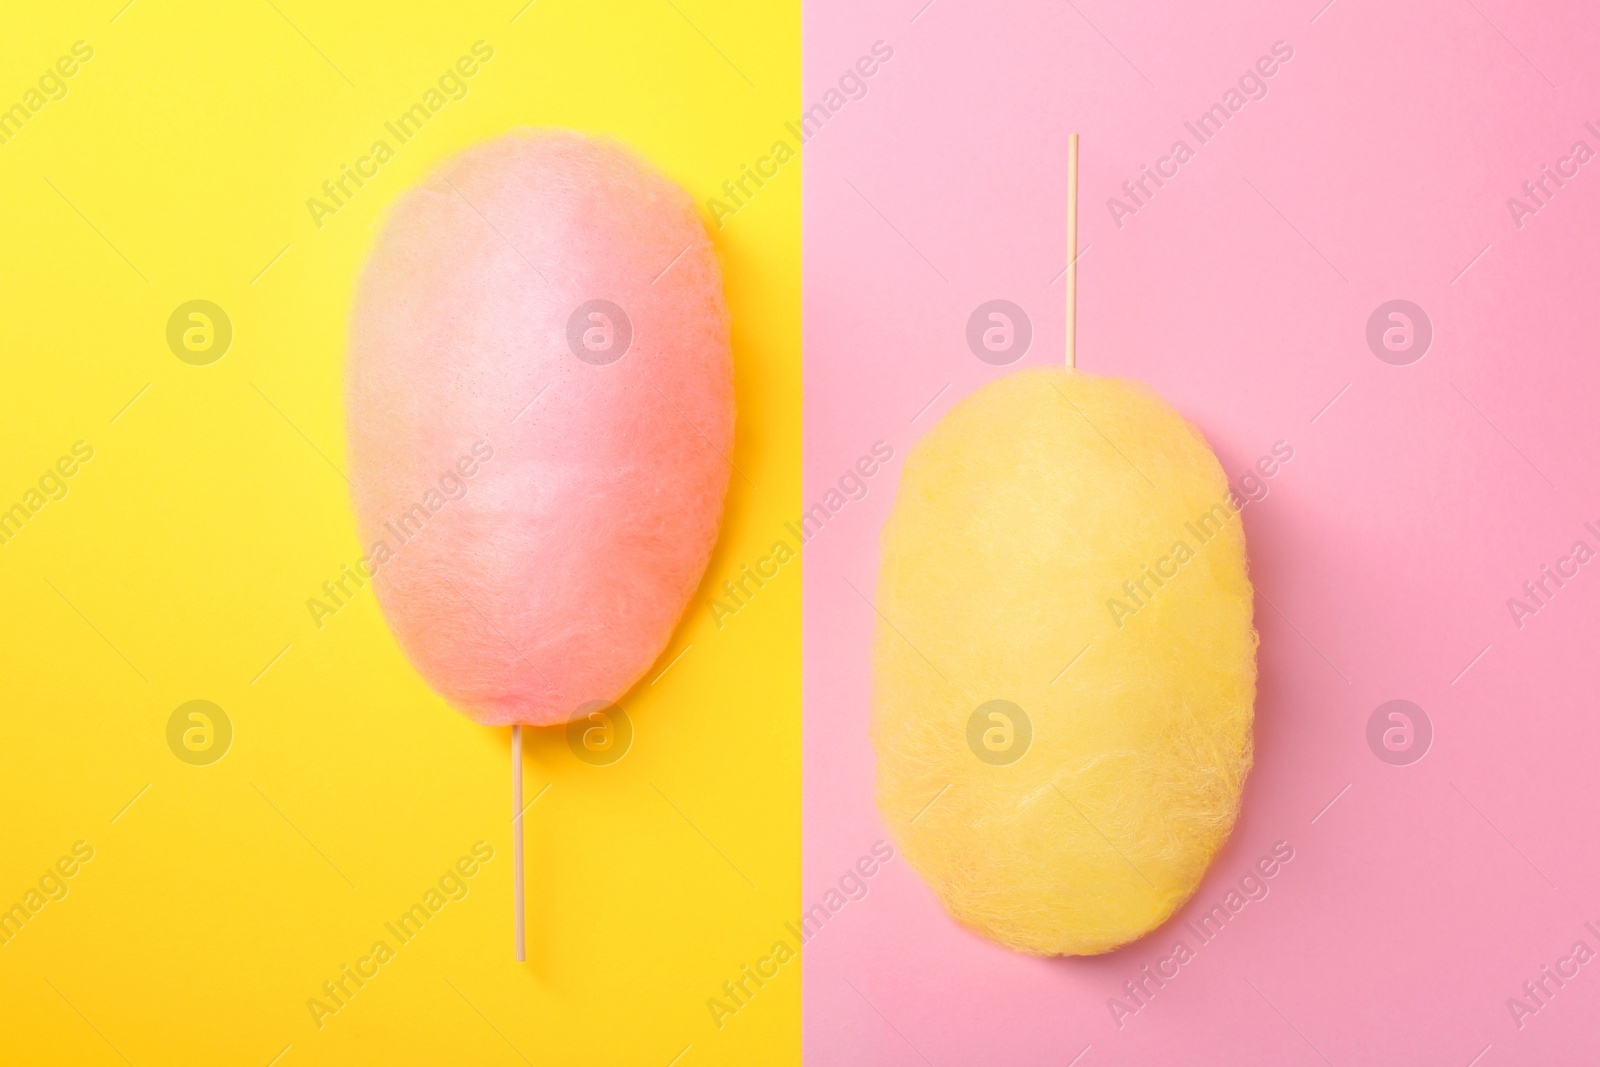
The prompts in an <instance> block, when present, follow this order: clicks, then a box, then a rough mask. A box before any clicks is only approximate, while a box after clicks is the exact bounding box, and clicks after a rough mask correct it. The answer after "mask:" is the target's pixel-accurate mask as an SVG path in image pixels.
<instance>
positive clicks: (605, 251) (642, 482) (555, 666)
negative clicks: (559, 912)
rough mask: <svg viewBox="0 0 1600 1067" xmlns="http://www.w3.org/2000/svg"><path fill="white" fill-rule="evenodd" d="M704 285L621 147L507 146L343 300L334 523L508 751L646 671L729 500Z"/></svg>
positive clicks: (650, 175) (722, 410) (714, 276)
mask: <svg viewBox="0 0 1600 1067" xmlns="http://www.w3.org/2000/svg"><path fill="white" fill-rule="evenodd" d="M732 366H733V365H732V358H731V353H730V348H729V322H728V313H727V309H726V306H725V303H724V300H723V294H722V280H721V272H720V268H719V266H718V263H717V259H716V255H715V253H714V251H713V249H712V246H711V242H710V240H709V238H708V236H707V234H706V230H705V226H704V224H703V223H702V222H701V220H700V218H699V216H698V214H697V211H696V208H695V206H694V204H693V202H692V201H691V200H690V198H689V196H688V195H687V194H686V193H685V192H684V191H683V190H682V189H681V188H679V187H678V186H676V185H675V184H673V183H672V182H670V181H668V180H667V179H666V178H664V177H663V176H662V175H661V174H659V173H658V172H657V171H656V170H655V169H654V168H652V167H651V166H650V165H649V164H647V163H645V162H644V161H643V160H641V159H640V158H639V157H638V156H636V155H635V154H633V153H632V152H631V151H629V150H628V149H626V148H624V147H623V146H621V145H620V144H617V143H615V142H612V141H606V140H597V139H590V138H587V137H584V136H582V135H580V134H577V133H573V132H571V131H563V130H519V131H515V132H513V133H510V134H507V135H505V136H502V137H499V138H497V139H495V140H491V141H489V142H486V143H484V144H480V145H478V146H476V147H473V148H469V149H467V150H465V151H463V152H461V153H460V154H459V155H457V156H455V157H453V158H452V159H450V160H449V161H447V162H446V163H445V164H444V165H443V166H441V167H440V168H439V169H438V170H437V171H436V172H434V173H433V174H432V175H431V176H430V177H429V178H428V179H426V180H425V181H424V182H422V184H420V185H419V186H418V187H416V188H414V189H412V190H410V191H409V192H407V193H405V194H404V195H403V196H402V197H401V198H400V199H399V201H398V202H397V203H396V204H395V205H394V207H393V208H392V209H391V210H390V212H389V215H388V218H387V219H386V221H385V222H384V224H383V227H382V230H381V232H380V233H379V235H378V237H377V240H376V243H375V245H374V248H373V251H372V253H371V257H370V259H369V260H368V262H367V265H366V268H365V270H364V271H363V273H362V275H361V279H360V282H359V284H358V286H357V291H356V296H355V300H354V305H353V308H352V311H351V317H350V331H349V358H348V363H347V371H346V395H347V403H348V409H349V463H350V479H351V482H352V486H353V491H352V498H353V502H354V506H355V511H356V516H357V520H358V525H359V527H360V530H361V533H362V536H363V542H364V543H365V544H368V545H371V546H372V554H371V558H372V560H373V566H375V567H376V575H375V577H374V579H373V583H374V585H375V587H376V589H377V595H378V600H379V603H380V604H381V605H382V608H383V613H384V616H385V618H386V619H387V620H388V622H389V625H390V627H391V628H392V630H393V631H394V633H395V636H396V637H397V638H398V640H399V643H400V645H401V647H402V649H404V651H405V653H406V655H407V656H408V657H409V658H410V660H411V661H412V663H414V664H415V665H416V667H417V669H418V670H419V671H420V672H421V673H422V674H423V676H424V677H425V678H426V679H427V680H428V682H429V683H430V684H431V685H432V687H433V688H434V689H435V690H436V691H437V692H438V693H439V694H440V695H442V696H444V697H445V698H446V699H447V700H448V701H450V703H451V704H453V705H454V706H455V707H456V708H457V709H458V710H459V711H461V712H462V713H464V714H466V715H467V716H469V717H471V718H472V719H474V720H476V721H477V722H480V723H483V724H485V725H497V726H505V725H510V726H511V727H512V747H513V757H514V758H513V770H512V776H513V793H514V796H513V813H514V823H515V825H514V826H513V842H514V851H515V853H516V855H515V867H516V877H517V886H516V900H515V908H516V919H517V923H516V926H517V932H516V952H517V959H519V960H520V959H522V958H523V941H524V939H523V899H522V885H521V879H522V853H521V850H522V831H521V817H522V803H521V795H520V793H521V767H522V764H521V759H520V754H521V742H522V737H521V727H522V726H523V725H529V726H547V725H552V724H557V723H564V722H567V721H569V720H572V719H574V718H578V717H582V716H584V715H587V714H589V713H591V712H592V711H593V710H594V709H597V708H602V707H604V706H606V705H609V704H611V703H613V702H615V701H617V700H618V699H620V698H621V697H622V696H623V694H624V693H626V692H627V691H628V690H629V688H631V687H632V686H633V684H634V683H635V682H636V681H637V680H638V679H639V678H640V677H641V676H642V675H643V674H644V673H645V671H646V670H648V668H649V667H650V665H651V664H652V663H654V662H655V660H656V659H657V657H658V656H660V654H661V653H662V651H663V650H664V649H665V647H666V645H667V642H668V641H669V639H670V637H671V634H672V631H673V629H674V627H675V626H676V625H677V622H678V620H679V618H680V617H681V616H682V614H683V611H684V608H685V606H686V604H687V602H688V599H689V597H690V596H691V594H692V593H693V591H694V589H695V587H696V586H697V585H698V584H699V582H700V579H701V577H702V575H703V574H704V571H705V568H706V565H707V563H708V561H709V559H710V555H711V551H712V547H713V545H714V543H715V541H716V538H717V531H718V527H719V524H720V521H721V515H722V506H723V500H724V497H725V495H726V492H727V488H728V478H729V461H728V460H727V459H726V458H725V457H726V456H727V455H728V454H730V453H731V451H732V444H733V425H734V394H733V371H732Z"/></svg>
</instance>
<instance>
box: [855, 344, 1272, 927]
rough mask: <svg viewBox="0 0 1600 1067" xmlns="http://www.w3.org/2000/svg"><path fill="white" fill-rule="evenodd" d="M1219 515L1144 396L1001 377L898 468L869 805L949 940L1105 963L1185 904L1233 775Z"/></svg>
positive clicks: (1241, 554) (1238, 601)
mask: <svg viewBox="0 0 1600 1067" xmlns="http://www.w3.org/2000/svg"><path fill="white" fill-rule="evenodd" d="M1235 499H1236V498H1234V497H1233V496H1232V494H1231V493H1230V492H1229V489H1228V484H1227V480H1226V478H1225V477H1224V475H1223V473H1222V468H1221V466H1220V465H1219V464H1218V463H1217V460H1216V457H1215V456H1213V455H1212V453H1211V450H1210V448H1208V447H1207V445H1206V443H1205V441H1204V440H1203V439H1202V438H1201V436H1200V434H1199V432H1198V431H1196V430H1195V429H1194V428H1193V427H1191V426H1190V425H1189V424H1188V423H1187V422H1185V421H1184V420H1183V418H1182V417H1181V416H1179V415H1178V414H1177V413H1176V412H1174V411H1173V410H1172V409H1171V408H1170V407H1168V406H1167V405H1166V403H1165V402H1163V401H1162V400H1161V399H1160V398H1159V397H1157V396H1156V395H1155V394H1154V393H1152V392H1151V391H1150V390H1148V389H1146V388H1145V387H1143V386H1142V385H1139V384H1137V383H1134V382H1129V381H1124V380H1120V379H1112V378H1096V377H1092V376H1090V375H1087V374H1083V373H1078V372H1066V371H1061V370H1032V371H1024V372H1021V373H1018V374H1013V375H1010V376H1008V377H1005V378H1001V379H999V380H998V381H995V382H993V383H991V384H989V385H987V386H985V387H984V388H982V389H980V390H979V391H978V392H976V393H974V394H973V395H972V396H970V397H968V398H967V399H966V400H965V401H963V402H962V403H961V404H959V405H958V406H956V407H955V408H954V409H952V410H951V411H950V412H949V413H948V414H947V415H945V417H944V419H943V420H942V421H941V422H940V423H939V424H938V426H936V427H935V428H934V429H933V430H932V431H931V432H930V433H929V434H928V436H927V437H926V438H925V439H924V440H923V441H922V442H921V443H920V444H919V445H918V446H917V447H916V448H915V449H914V450H913V451H912V452H911V455H910V456H909V457H908V459H907V461H906V466H905V471H904V473H903V475H902V477H901V481H900V491H899V496H898V497H897V499H896V501H895V505H894V509H893V511H892V513H891V514H890V516H889V520H888V522H887V524H886V525H885V527H884V531H883V564H882V569H881V571H880V573H879V578H878V589H877V596H876V598H875V602H876V606H877V609H878V612H879V622H878V629H877V635H876V639H875V644H874V660H875V667H876V680H875V690H874V699H873V722H872V737H873V743H874V744H875V745H876V747H877V750H878V789H877V795H878V807H879V809H880V810H881V811H882V813H883V817H884V820H885V822H886V824H887V825H888V827H889V829H890V831H891V832H892V833H893V835H894V837H895V839H896V841H897V842H898V843H899V845H900V848H901V851H902V852H903V853H904V855H905V856H906V858H907V859H908V860H909V861H910V862H911V865H912V866H913V867H915V868H916V870H917V871H918V873H920V874H921V875H922V877H923V878H924V879H925V880H926V881H927V883H928V884H929V885H930V886H931V887H932V888H933V890H934V892H935V893H936V894H937V895H938V897H939V899H940V901H941V902H942V903H943V904H944V906H945V908H946V910H948V911H949V912H950V914H951V915H953V916H954V917H955V918H957V919H958V920H960V921H961V922H963V923H965V924H967V925H968V926H970V927H972V928H973V929H975V930H977V931H979V932H980V933H983V934H985V935H986V936H988V937H991V938H993V939H995V940H997V941H999V942H1001V943H1003V944H1006V945H1009V946H1011V947H1013V948H1017V949H1021V950H1023V951H1027V952H1032V953H1037V954H1041V955H1057V954H1071V955H1077V954H1088V953H1096V952H1105V951H1108V950H1110V949H1113V948H1116V947H1117V946H1118V945H1122V944H1124V943H1126V942H1128V941H1131V940H1133V939H1135V938H1137V937H1140V936H1142V935H1143V934H1145V933H1147V932H1149V931H1150V930H1152V929H1154V928H1155V927H1156V926H1158V925H1160V924H1161V923H1162V922H1163V921H1164V920H1165V919H1166V918H1167V917H1168V916H1169V915H1171V914H1172V912H1173V910H1174V909H1175V908H1177V907H1178V905H1180V904H1181V903H1183V901H1184V900H1186V899H1187V898H1188V897H1189V895H1190V894H1192V893H1193V892H1194V890H1195V887H1196V886H1197V885H1198V884H1199V882H1200V879H1201V877H1202V876H1203V875H1204V874H1205V870H1206V866H1207V864H1208V863H1209V862H1210V861H1211V857H1212V855H1213V854H1214V853H1215V852H1216V850H1217V848H1218V847H1219V846H1220V845H1221V844H1222V842H1223V840H1224V839H1225V838H1226V837H1227V836H1228V832H1229V830H1230V829H1231V828H1232V826H1233V821H1234V817H1235V815H1236V814H1237V813H1238V807H1239V792H1240V788H1241V787H1242V786H1243V784H1244V779H1245V775H1246V774H1247V773H1248V772H1249V769H1250V759H1251V739H1250V724H1251V719H1252V717H1253V708H1254V704H1255V683H1256V664H1255V651H1256V633H1255V629H1254V628H1253V625H1252V621H1251V619H1252V615H1251V613H1252V596H1251V589H1250V580H1249V578H1248V576H1247V574H1246V567H1245V550H1244V532H1243V529H1242V527H1241V524H1240V519H1239V516H1238V513H1237V510H1236V509H1235V507H1234V506H1233V505H1234V500H1235ZM1124 583H1127V584H1126V585H1124Z"/></svg>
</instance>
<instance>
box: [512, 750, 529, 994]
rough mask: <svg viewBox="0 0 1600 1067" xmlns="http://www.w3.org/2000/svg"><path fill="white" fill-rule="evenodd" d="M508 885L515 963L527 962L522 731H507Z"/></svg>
mask: <svg viewBox="0 0 1600 1067" xmlns="http://www.w3.org/2000/svg"><path fill="white" fill-rule="evenodd" d="M511 881H512V890H511V892H512V897H513V901H512V907H513V910H514V911H515V912H516V939H517V942H516V950H517V962H518V963H521V962H523V961H524V960H526V959H527V958H528V953H527V949H526V947H525V946H526V937H525V934H526V929H527V915H526V914H525V913H524V911H523V904H522V727H520V726H513V727H512V728H511Z"/></svg>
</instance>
